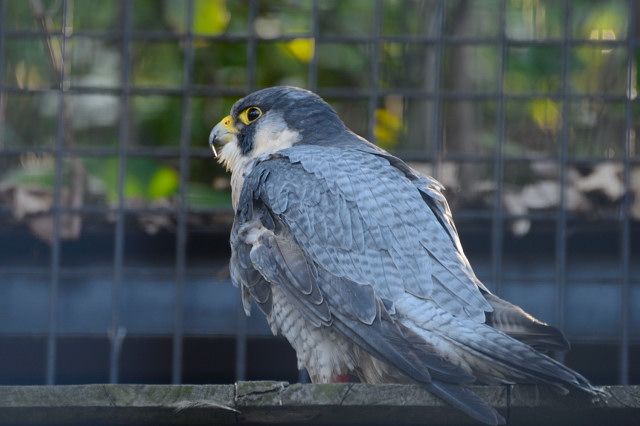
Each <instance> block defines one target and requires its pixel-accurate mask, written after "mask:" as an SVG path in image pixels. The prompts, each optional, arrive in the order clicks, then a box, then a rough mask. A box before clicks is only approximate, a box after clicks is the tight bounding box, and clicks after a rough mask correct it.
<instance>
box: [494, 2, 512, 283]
mask: <svg viewBox="0 0 640 426" xmlns="http://www.w3.org/2000/svg"><path fill="white" fill-rule="evenodd" d="M506 8H507V5H506V1H505V0H501V1H500V12H499V13H500V14H499V17H498V20H499V23H498V25H499V27H498V28H499V31H500V35H499V43H500V55H499V57H500V59H499V61H500V63H499V67H498V86H497V87H498V105H497V106H496V115H497V117H496V129H497V131H498V134H497V140H496V147H495V152H494V170H493V179H494V181H495V183H496V192H495V196H494V200H493V215H492V224H491V278H492V280H493V285H494V287H493V289H494V291H495V293H496V294H497V295H500V294H501V293H502V264H503V258H502V255H503V253H502V239H503V232H504V229H503V208H502V196H503V192H504V139H505V132H506V129H505V126H506V120H505V114H506V107H505V102H506V100H505V89H504V88H505V77H506V73H507V52H508V40H507V23H506Z"/></svg>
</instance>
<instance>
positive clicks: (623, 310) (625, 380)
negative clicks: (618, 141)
mask: <svg viewBox="0 0 640 426" xmlns="http://www.w3.org/2000/svg"><path fill="white" fill-rule="evenodd" d="M636 7H637V2H635V1H631V2H630V3H629V24H628V25H629V26H628V30H627V81H626V85H625V91H626V93H625V94H626V99H625V141H624V143H625V146H624V171H623V180H624V187H625V195H624V198H623V200H622V205H621V214H622V221H621V224H620V235H621V238H620V245H621V247H620V253H621V265H620V267H621V268H622V277H621V278H622V282H621V283H620V286H621V287H620V349H619V350H620V353H619V357H620V367H619V369H618V375H619V376H618V384H620V385H628V384H629V345H630V339H631V337H630V334H631V283H630V281H631V277H630V267H631V155H632V153H631V149H632V143H633V141H632V132H631V126H632V125H633V115H632V114H633V112H632V108H633V103H632V99H631V97H632V93H631V91H632V89H633V84H634V81H633V71H634V60H633V58H634V53H635V52H634V47H635V46H634V37H635V30H636V29H635V25H636V22H635V17H636Z"/></svg>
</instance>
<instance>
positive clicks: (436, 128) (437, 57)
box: [431, 0, 444, 179]
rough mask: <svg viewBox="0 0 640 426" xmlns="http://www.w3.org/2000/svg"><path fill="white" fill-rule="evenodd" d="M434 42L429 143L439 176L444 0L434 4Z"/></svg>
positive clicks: (436, 174) (434, 174)
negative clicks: (431, 124)
mask: <svg viewBox="0 0 640 426" xmlns="http://www.w3.org/2000/svg"><path fill="white" fill-rule="evenodd" d="M436 8H437V9H436V26H437V28H436V43H435V53H434V65H433V68H434V73H435V74H434V82H433V96H434V101H433V102H434V104H435V105H434V106H433V126H432V134H431V141H432V142H431V144H432V150H433V151H432V152H433V157H432V158H431V169H432V174H433V177H435V178H436V179H437V178H438V177H439V168H440V159H441V157H442V138H441V136H442V123H441V117H442V88H441V84H442V45H443V43H444V42H443V40H442V36H443V32H444V1H443V0H440V1H439V2H438V5H437V6H436Z"/></svg>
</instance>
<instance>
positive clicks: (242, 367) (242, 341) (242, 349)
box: [236, 0, 259, 380]
mask: <svg viewBox="0 0 640 426" xmlns="http://www.w3.org/2000/svg"><path fill="white" fill-rule="evenodd" d="M258 10H259V5H258V1H257V0H251V1H250V3H249V16H248V19H249V34H248V36H247V68H248V72H247V90H248V92H252V91H253V90H254V89H255V87H256V69H257V62H258V37H257V35H256V32H255V28H254V26H255V22H256V18H257V17H258ZM237 306H238V311H237V313H238V314H237V328H236V380H245V378H246V375H247V325H248V323H247V316H246V315H245V313H244V308H243V306H242V301H241V299H240V298H238V305H237Z"/></svg>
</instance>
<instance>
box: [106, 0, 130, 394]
mask: <svg viewBox="0 0 640 426" xmlns="http://www.w3.org/2000/svg"><path fill="white" fill-rule="evenodd" d="M122 7H123V10H122V14H123V17H122V18H123V20H122V44H121V46H120V48H121V49H122V50H121V56H122V63H121V68H120V78H121V80H122V81H121V84H122V88H121V90H122V91H121V95H120V129H119V135H118V183H117V185H118V188H117V192H118V205H117V207H116V229H115V244H114V254H113V256H114V260H113V284H112V286H111V326H110V327H111V328H110V330H109V338H110V345H111V347H110V354H109V382H110V383H118V379H119V377H118V376H119V370H120V350H121V348H122V343H123V340H124V337H125V333H126V331H125V329H124V328H123V327H122V326H121V325H120V293H121V288H122V279H123V277H122V276H123V259H124V238H125V235H124V225H125V219H126V218H125V194H124V187H125V181H126V175H127V145H128V140H129V115H130V114H129V96H130V87H129V84H130V81H131V16H132V13H133V11H132V2H131V1H128V0H127V1H124V2H123V3H122Z"/></svg>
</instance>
